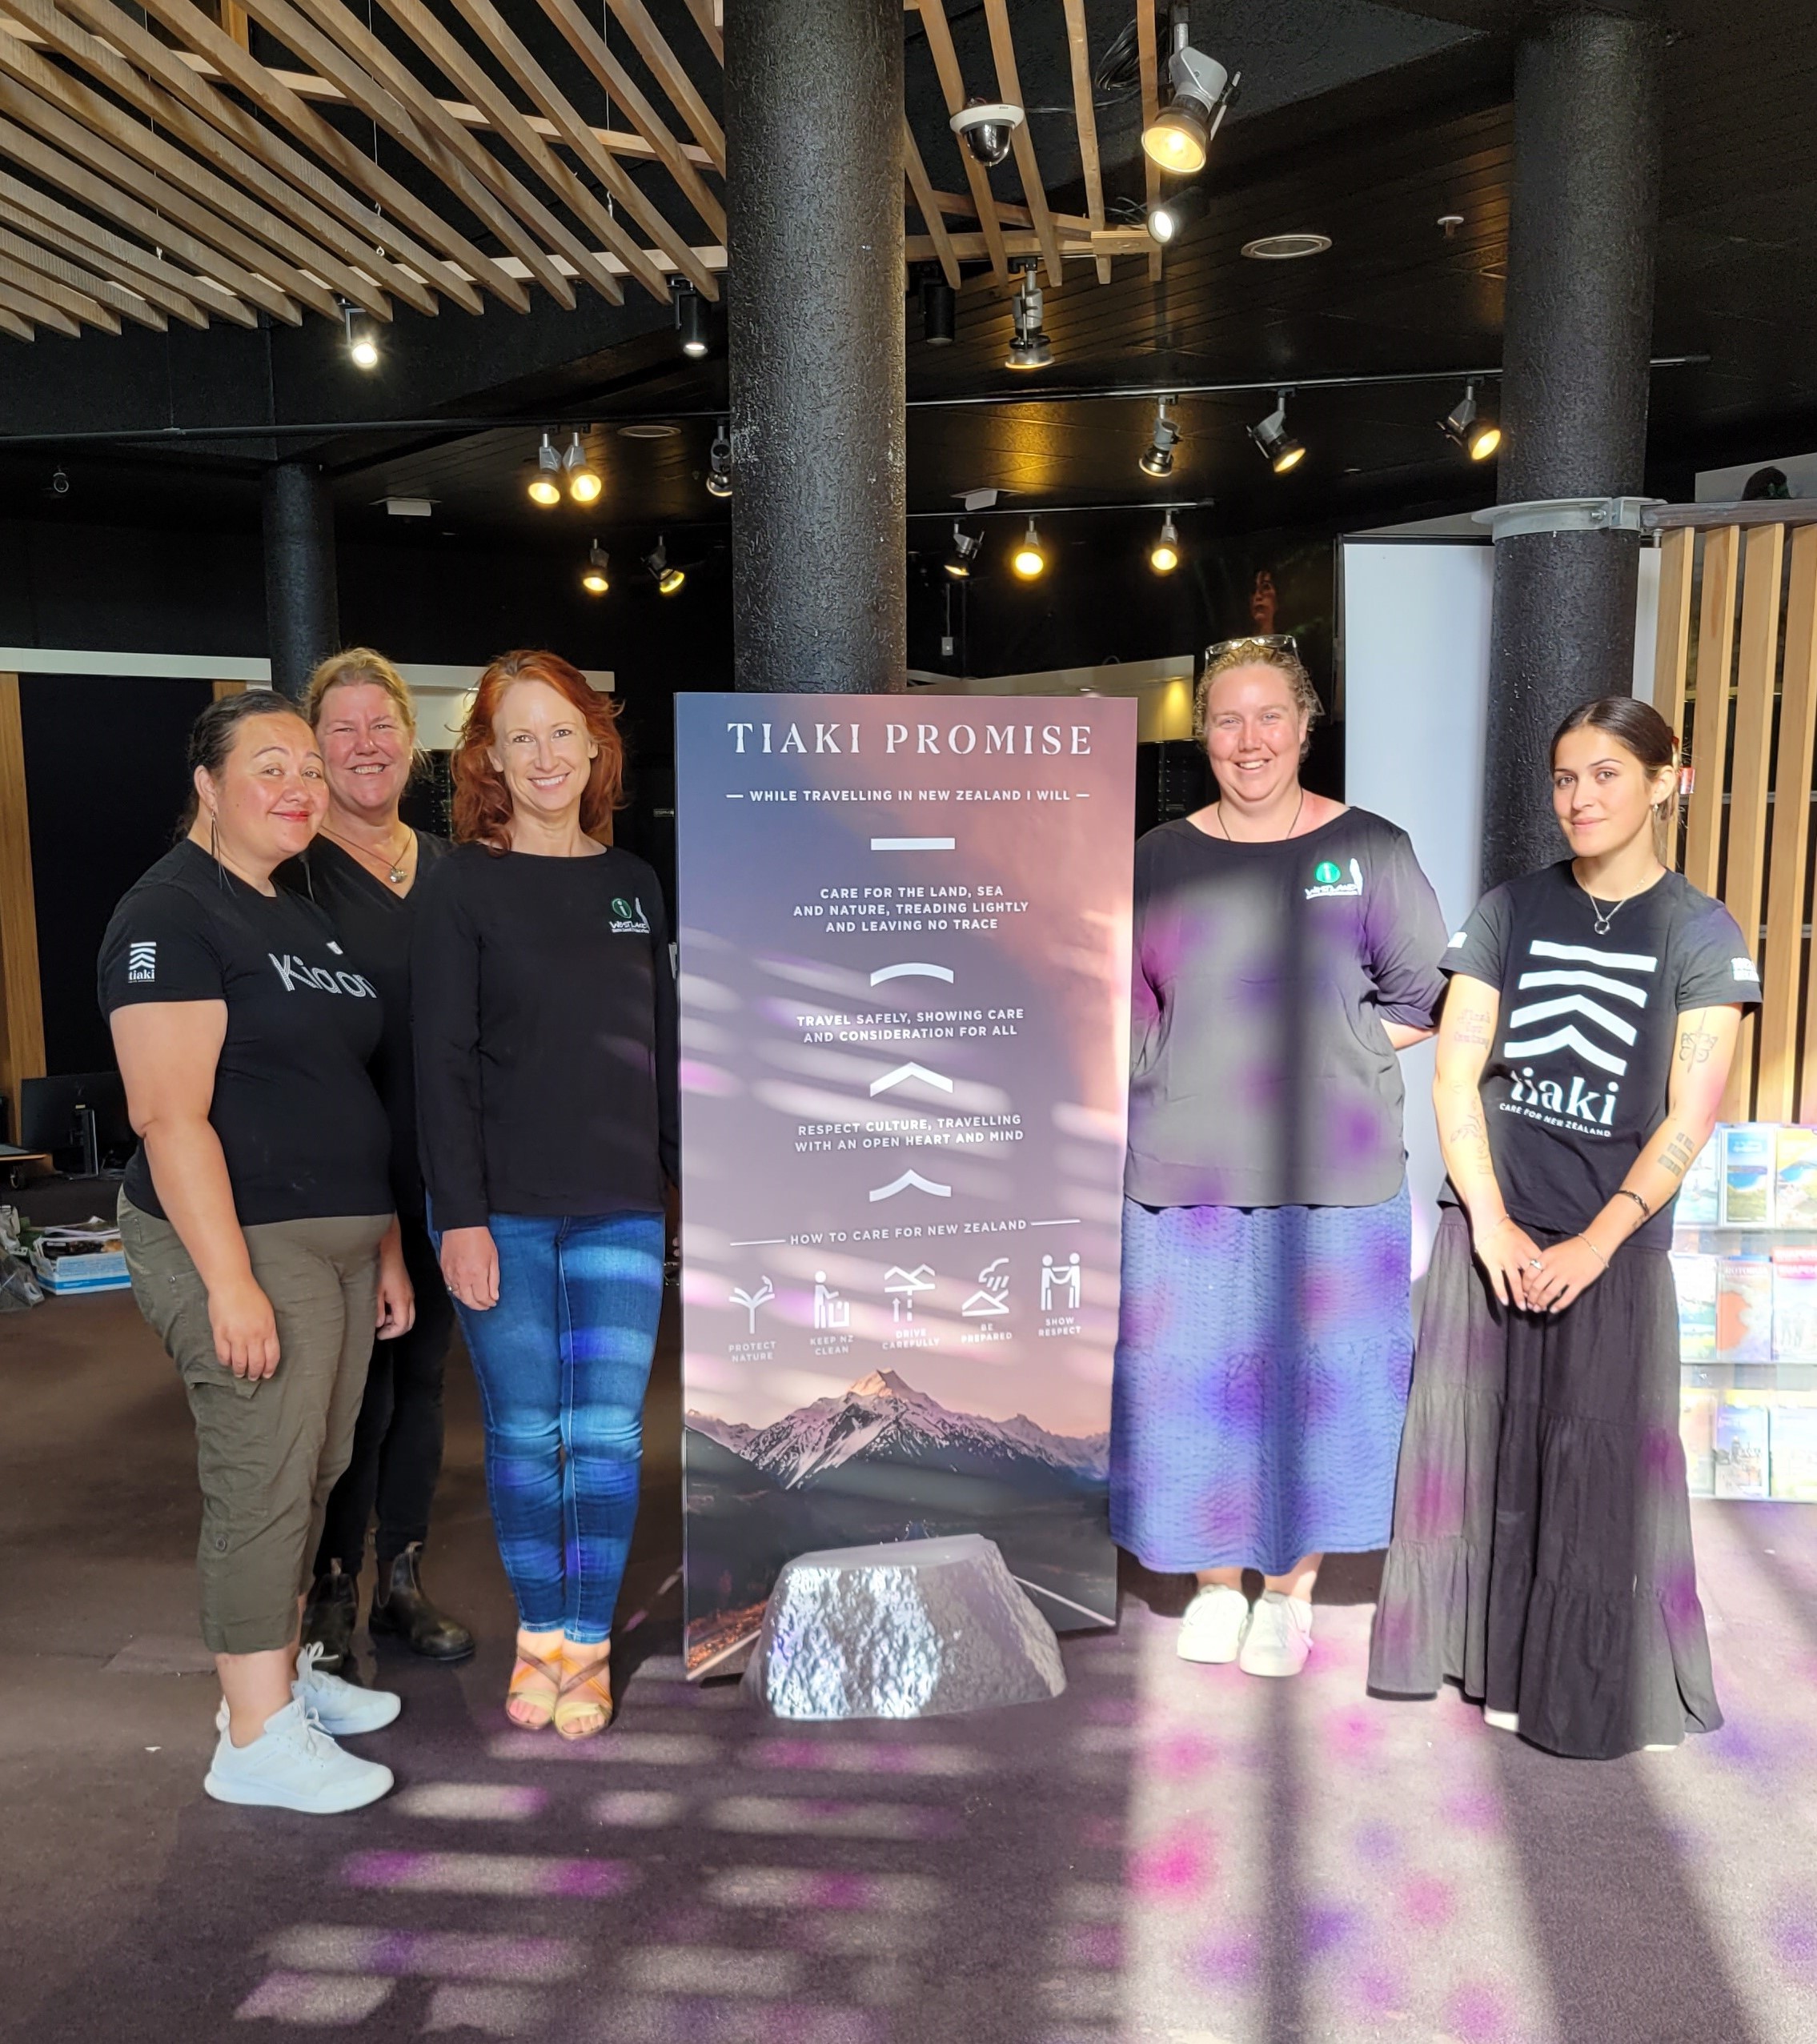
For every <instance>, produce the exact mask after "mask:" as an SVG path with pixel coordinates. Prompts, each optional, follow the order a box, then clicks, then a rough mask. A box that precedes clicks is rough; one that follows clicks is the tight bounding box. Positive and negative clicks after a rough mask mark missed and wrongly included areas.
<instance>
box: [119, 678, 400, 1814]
mask: <svg viewBox="0 0 1817 2044" xmlns="http://www.w3.org/2000/svg"><path fill="white" fill-rule="evenodd" d="M190 759H191V767H192V769H193V777H194V785H195V800H194V803H193V805H192V808H191V815H190V818H189V820H188V826H187V831H186V833H185V835H184V836H183V839H182V840H180V841H179V842H178V844H177V845H176V847H175V848H174V850H172V851H171V852H168V853H166V856H164V857H163V858H162V859H160V860H158V863H157V864H156V865H154V867H153V868H151V869H150V872H147V873H146V875H145V876H144V877H143V878H142V880H139V881H138V884H136V885H135V886H134V887H133V888H130V890H129V891H128V892H127V893H126V896H124V897H123V899H122V900H121V903H120V905H119V907H118V908H117V909H115V911H114V916H113V920H112V921H111V922H110V924H108V926H107V933H106V936H105V938H104V939H103V940H102V948H101V957H100V970H99V976H100V993H101V1004H102V1008H103V1009H104V1010H105V1011H106V1013H107V1015H108V1017H109V1019H110V1023H111V1025H112V1029H113V1036H114V1051H115V1053H116V1054H117V1056H118V1059H119V1064H120V1072H121V1076H122V1078H123V1079H124V1080H125V1082H126V1105H127V1109H128V1112H129V1113H130V1116H131V1118H132V1124H133V1126H134V1128H135V1129H136V1130H137V1131H138V1134H139V1136H140V1137H141V1139H142V1140H141V1144H140V1147H139V1149H138V1152H137V1154H136V1155H135V1156H134V1158H133V1160H132V1163H131V1164H130V1166H129V1167H128V1169H127V1172H126V1182H125V1184H124V1186H123V1188H122V1192H121V1196H120V1233H121V1237H122V1241H123V1243H124V1245H125V1248H126V1265H127V1268H128V1269H129V1270H130V1272H131V1274H132V1281H133V1293H134V1297H135V1299H136V1300H137V1301H138V1307H139V1310H140V1311H141V1312H142V1313H143V1314H144V1315H145V1317H146V1320H147V1321H150V1324H151V1325H152V1327H153V1328H154V1329H155V1330H156V1332H157V1333H158V1336H159V1337H160V1338H161V1339H162V1341H163V1343H164V1345H165V1347H166V1349H168V1350H169V1352H170V1356H171V1358H172V1360H173V1361H174V1362H175V1363H176V1365H177V1367H178V1372H179V1373H180V1374H181V1376H182V1378H183V1385H184V1388H185V1389H186V1391H187V1393H188V1397H189V1403H190V1409H191V1413H192V1414H193V1416H194V1418H195V1435H196V1456H197V1467H198V1473H199V1477H200V1479H201V1485H202V1497H203V1516H202V1537H201V1541H200V1543H199V1548H198V1550H197V1556H198V1562H199V1572H200V1575H201V1589H202V1633H203V1640H204V1641H205V1643H206V1644H207V1646H208V1647H209V1648H210V1649H211V1651H212V1652H213V1653H214V1655H215V1667H216V1669H217V1670H218V1672H219V1675H220V1677H221V1686H222V1689H223V1691H224V1692H225V1697H226V1700H225V1701H224V1702H223V1705H222V1707H221V1710H220V1713H219V1717H218V1718H217V1721H216V1723H217V1727H218V1729H219V1734H220V1737H219V1743H218V1744H217V1745H216V1748H215V1758H214V1762H213V1765H211V1768H210V1769H209V1772H208V1777H207V1781H206V1783H205V1786H206V1787H207V1790H208V1793H209V1794H211V1795H212V1796H214V1797H215V1798H217V1799H219V1801H222V1802H235V1803H251V1804H265V1805H269V1806H275V1807H278V1808H281V1809H287V1810H307V1811H312V1812H318V1813H325V1812H328V1811H335V1810H352V1809H356V1808H358V1807H359V1806H360V1805H361V1804H363V1803H367V1802H371V1801H373V1799H374V1798H375V1797H378V1796H382V1795H383V1794H384V1793H385V1791H386V1790H387V1789H388V1788H389V1787H390V1786H391V1771H390V1769H388V1768H385V1767H382V1766H379V1765H377V1764H376V1763H375V1762H374V1761H366V1760H362V1759H359V1758H357V1757H355V1755H354V1754H352V1753H347V1752H345V1751H343V1749H341V1748H340V1747H339V1745H337V1744H336V1743H335V1735H345V1734H350V1733H359V1732H370V1731H375V1730H376V1729H378V1728H379V1726H380V1725H385V1724H387V1723H389V1722H390V1721H391V1719H392V1718H393V1717H395V1716H396V1715H397V1713H398V1699H397V1698H396V1697H395V1696H386V1695H382V1694H379V1693H375V1692H372V1691H370V1690H366V1689H355V1688H353V1687H351V1685H348V1684H347V1683H345V1682H343V1681H340V1680H339V1678H338V1677H335V1676H333V1675H331V1674H327V1673H323V1671H322V1670H321V1669H319V1667H317V1666H316V1665H315V1661H316V1655H315V1650H314V1649H306V1650H304V1651H303V1652H302V1653H299V1650H298V1647H299V1639H298V1633H299V1617H300V1613H301V1609H302V1594H301V1593H302V1592H303V1589H304V1588H305V1587H306V1586H307V1583H308V1581H309V1564H310V1559H311V1556H312V1555H313V1554H314V1553H315V1540H316V1537H317V1535H318V1534H319V1532H320V1529H321V1524H322V1509H323V1505H324V1504H325V1503H326V1501H327V1496H328V1493H329V1490H330V1489H331V1487H332V1485H333V1484H334V1481H335V1477H338V1476H339V1474H340V1472H341V1470H342V1469H343V1467H344V1466H345V1465H346V1462H347V1450H348V1448H349V1446H350V1445H351V1441H352V1439H353V1428H354V1420H355V1415H356V1414H357V1413H358V1412H359V1400H360V1393H361V1390H362V1389H363V1385H364V1383H365V1378H366V1364H367V1356H368V1354H369V1353H370V1352H371V1345H372V1334H373V1329H374V1328H375V1326H376V1327H377V1329H378V1331H379V1334H380V1335H381V1336H382V1337H383V1336H390V1335H396V1334H400V1333H403V1331H404V1330H405V1329H407V1328H408V1327H409V1325H410V1323H411V1313H412V1301H411V1287H410V1280H409V1278H408V1276H407V1274H406V1272H405V1270H404V1267H403V1257H402V1255H401V1253H400V1251H399V1243H398V1230H397V1224H396V1219H395V1215H394V1213H393V1212H392V1202H391V1185H390V1182H389V1178H388V1174H387V1154H388V1152H389V1149H390V1132H389V1131H388V1129H387V1127H386V1123H385V1113H384V1109H383V1107H382V1106H381V1105H380V1104H379V1096H378V1095H377V1093H376V1092H375V1091H374V1089H373V1086H372V1082H371V1080H370V1079H369V1078H368V1077H367V1072H366V1064H367V1060H368V1059H369V1058H370V1057H371V1055H372V1053H373V1051H374V1049H375V1048H376V1046H377V1044H378V1041H379V1029H380V1016H379V996H378V992H377V990H376V989H375V988H374V986H373V984H372V983H371V980H368V979H367V978H366V977H365V976H364V975H363V974H362V973H360V972H356V971H355V970H353V969H352V968H351V963H350V961H349V960H347V956H346V955H345V953H344V952H343V950H342V948H341V947H340V945H339V943H338V942H337V941H336V940H335V934H334V931H333V928H332V927H331V925H330V924H329V921H328V919H327V916H325V915H324V914H323V912H322V911H321V910H320V909H319V908H316V907H315V906H314V905H313V904H311V903H310V902H309V901H307V900H303V899H301V898H299V896H296V895H294V894H291V893H290V892H287V890H285V889H283V888H279V887H276V886H275V885H274V884H273V883H272V879H271V876H272V874H273V872H275V870H276V868H278V867H279V865H280V864H282V863H283V861H284V860H286V859H288V858H291V857H293V856H295V854H296V853H298V852H301V851H302V850H303V848H304V847H305V846H306V845H307V844H308V843H309V840H311V837H313V836H315V830H316V827H317V825H318V824H319V823H320V822H321V820H322V815H323V810H324V809H325V808H327V789H326V788H325V786H324V784H323V768H322V757H321V755H320V753H319V752H318V751H317V750H316V747H315V735H314V733H313V732H312V731H311V730H310V728H309V726H308V725H307V723H305V722H304V721H303V719H302V718H301V717H300V716H299V715H297V713H296V711H295V707H294V706H293V705H291V703H287V702H286V701H284V699H283V698H282V697H280V696H275V695H271V694H270V693H269V692H267V691H257V692H250V691H249V692H248V693H247V694H244V695H239V696H230V697H227V698H226V699H223V700H222V701H219V702H217V703H212V704H211V706H210V707H208V708H207V709H206V710H205V711H203V713H202V715H201V716H200V717H199V718H198V719H197V720H196V724H195V730H194V731H193V732H192V734H191V740H190Z"/></svg>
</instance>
